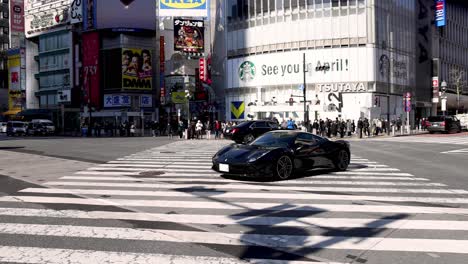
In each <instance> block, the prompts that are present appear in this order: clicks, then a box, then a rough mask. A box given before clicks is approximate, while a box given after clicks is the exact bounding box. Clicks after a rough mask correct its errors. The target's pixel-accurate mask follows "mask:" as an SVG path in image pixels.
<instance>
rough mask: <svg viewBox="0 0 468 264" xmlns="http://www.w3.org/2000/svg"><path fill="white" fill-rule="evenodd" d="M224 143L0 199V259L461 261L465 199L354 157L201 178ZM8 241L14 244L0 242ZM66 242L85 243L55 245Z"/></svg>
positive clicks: (102, 168)
mask: <svg viewBox="0 0 468 264" xmlns="http://www.w3.org/2000/svg"><path fill="white" fill-rule="evenodd" d="M224 144H226V143H225V142H224V141H179V142H174V143H172V144H171V145H169V146H162V147H157V148H153V149H150V150H146V151H143V152H140V153H136V154H133V155H129V156H127V157H122V158H119V159H117V160H115V161H109V162H107V163H105V164H100V165H96V166H94V167H91V168H88V169H86V170H84V171H80V172H77V173H75V174H74V175H63V177H61V178H59V179H57V180H54V181H49V182H46V183H44V185H45V186H47V187H50V188H39V187H27V188H24V189H22V190H19V191H18V192H17V193H15V194H12V195H9V196H0V223H1V224H0V262H12V263H14V262H22V263H64V262H70V263H197V264H198V263H265V264H266V263H271V264H283V263H284V264H286V263H291V264H306V263H314V262H321V263H342V262H349V261H350V259H347V256H349V253H350V251H351V252H352V251H353V250H355V251H358V252H372V256H375V259H374V260H375V261H374V262H372V256H370V255H369V259H368V260H364V262H365V261H369V262H368V263H378V262H377V261H376V260H378V259H379V257H378V256H379V254H386V253H388V252H404V254H405V256H408V261H405V263H418V262H411V261H416V260H417V259H418V258H416V257H414V256H418V255H419V254H426V253H427V252H433V253H442V254H453V253H456V254H468V198H464V197H465V196H464V195H466V194H468V191H466V190H462V189H457V188H453V187H449V186H446V185H444V184H441V183H436V182H431V181H430V180H428V179H426V178H421V177H418V175H412V174H410V173H407V172H404V171H400V170H399V169H398V168H394V167H390V166H388V165H386V164H380V163H378V162H376V161H372V160H369V159H367V158H366V157H356V156H353V157H352V160H351V164H350V168H349V170H348V171H345V172H331V171H323V172H321V173H314V174H313V175H311V176H308V177H300V178H296V179H291V180H288V181H278V182H277V181H261V182H259V181H255V180H252V179H241V178H231V177H224V176H221V175H220V174H219V173H216V172H214V171H212V170H211V158H212V156H213V154H214V153H215V152H216V150H217V149H219V148H220V147H221V146H223V145H224ZM37 205H40V206H37ZM45 220H47V221H45ZM127 221H129V222H127ZM46 223H47V224H46ZM400 230H401V232H400ZM8 235H10V236H17V237H18V238H19V239H24V246H23V245H18V243H17V244H15V245H9V244H3V242H2V237H4V236H8ZM457 235H459V237H457ZM28 238H31V239H28ZM35 238H40V240H39V242H37V243H36V242H35ZM73 239H80V240H83V241H86V242H83V245H81V244H79V245H75V247H73V248H70V247H69V246H68V247H67V246H65V245H64V246H61V245H62V243H61V242H60V241H66V240H70V241H72V240H73ZM22 241H23V240H22ZM44 241H47V243H45V242H44ZM76 241H79V240H76ZM106 241H120V242H122V243H136V244H135V245H142V248H146V251H143V252H133V251H132V248H137V246H132V247H129V249H128V250H127V251H128V252H125V251H124V252H122V251H121V248H112V247H111V246H104V245H106V244H112V243H106ZM35 243H36V244H35ZM145 243H146V244H145ZM148 243H149V244H148ZM154 243H158V244H154ZM45 244H47V245H48V247H45V246H43V245H45ZM85 244H86V245H85ZM164 245H167V247H169V248H171V249H172V250H175V251H174V252H173V251H170V252H169V251H166V250H163V249H164ZM194 245H218V246H220V247H221V248H222V249H218V250H212V249H211V247H210V246H208V247H202V246H200V247H199V248H196V249H194V248H193V247H194ZM266 249H269V250H273V252H271V251H269V252H270V253H269V254H265V255H264V256H262V258H259V257H258V256H259V255H258V252H259V250H266ZM317 249H320V251H317ZM239 252H243V253H239ZM326 252H329V253H326ZM278 256H279V257H278ZM330 256H336V257H333V259H328V257H330ZM297 257H301V258H302V259H300V260H297ZM360 260H362V259H360Z"/></svg>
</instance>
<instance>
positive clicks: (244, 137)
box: [224, 120, 279, 144]
mask: <svg viewBox="0 0 468 264" xmlns="http://www.w3.org/2000/svg"><path fill="white" fill-rule="evenodd" d="M278 129H279V125H278V124H277V123H275V122H273V121H270V120H255V121H245V122H242V123H240V124H238V125H236V126H233V127H231V128H227V129H226V131H225V132H224V138H227V139H231V140H234V142H236V143H238V144H241V143H245V144H248V143H250V142H252V141H254V140H255V139H256V138H257V137H259V136H261V135H263V134H265V133H266V132H269V131H273V130H278Z"/></svg>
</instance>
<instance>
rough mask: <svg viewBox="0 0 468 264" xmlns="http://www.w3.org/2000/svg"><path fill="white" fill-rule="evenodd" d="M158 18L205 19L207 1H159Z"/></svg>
mask: <svg viewBox="0 0 468 264" xmlns="http://www.w3.org/2000/svg"><path fill="white" fill-rule="evenodd" d="M159 16H160V17H165V16H168V17H170V16H184V17H207V16H208V0H184V1H181V0H159Z"/></svg>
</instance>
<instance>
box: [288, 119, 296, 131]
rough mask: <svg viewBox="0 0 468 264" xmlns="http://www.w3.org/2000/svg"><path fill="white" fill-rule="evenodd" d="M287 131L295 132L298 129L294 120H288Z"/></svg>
mask: <svg viewBox="0 0 468 264" xmlns="http://www.w3.org/2000/svg"><path fill="white" fill-rule="evenodd" d="M286 128H287V129H290V130H294V129H295V128H296V126H295V124H294V120H293V119H292V118H290V119H289V120H288V126H287V127H286Z"/></svg>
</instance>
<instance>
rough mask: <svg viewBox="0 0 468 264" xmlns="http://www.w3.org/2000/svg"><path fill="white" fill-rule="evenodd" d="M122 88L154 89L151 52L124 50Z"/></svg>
mask: <svg viewBox="0 0 468 264" xmlns="http://www.w3.org/2000/svg"><path fill="white" fill-rule="evenodd" d="M122 88H124V89H127V90H152V89H153V66H152V60H151V52H150V51H149V50H142V49H122Z"/></svg>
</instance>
